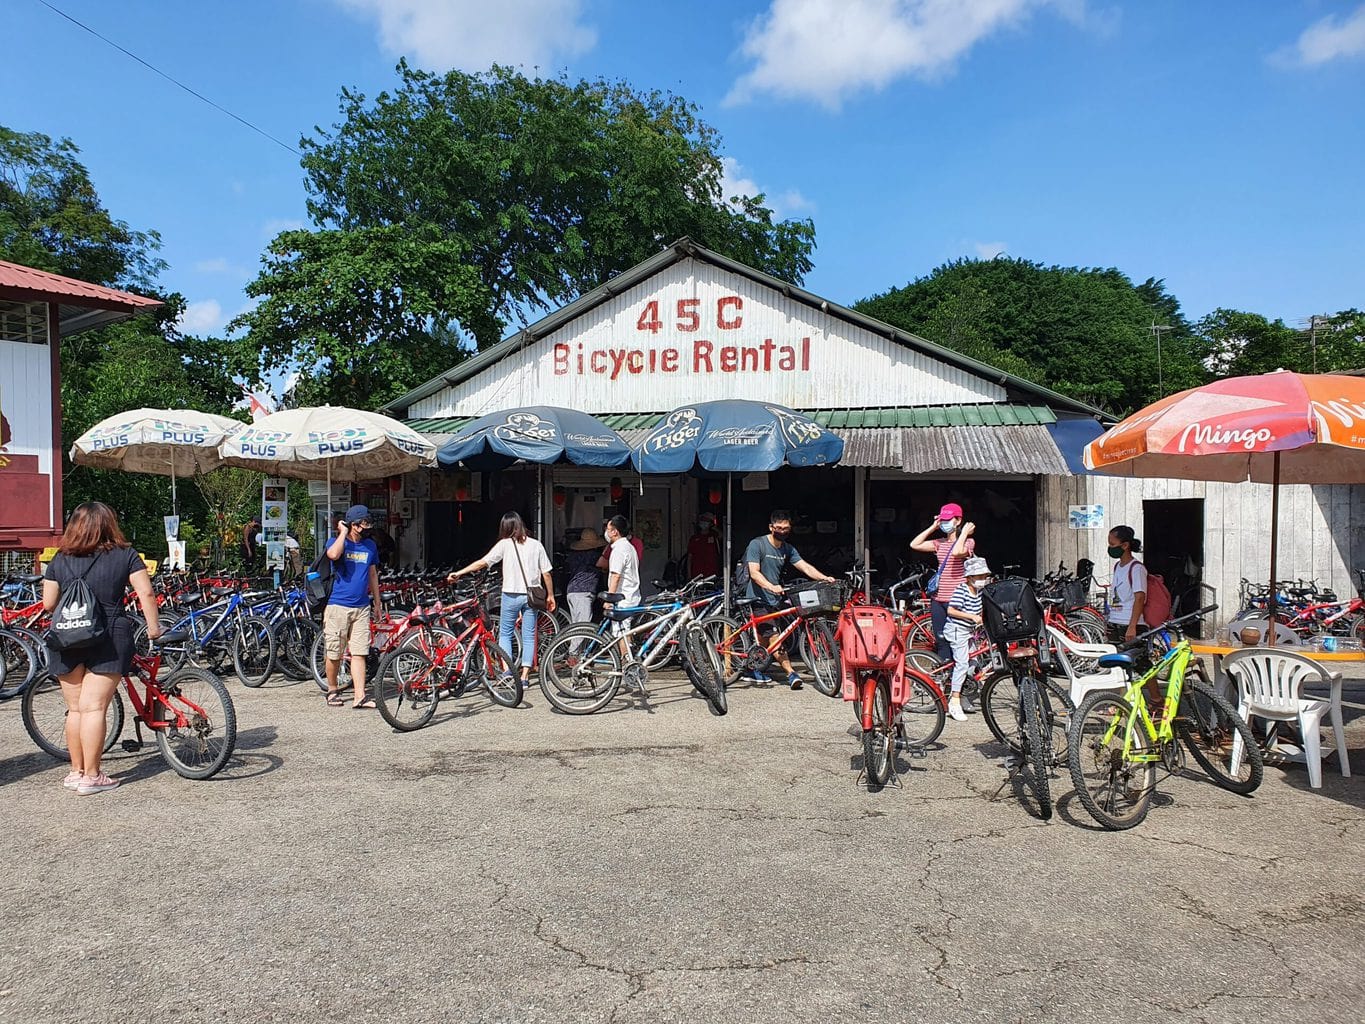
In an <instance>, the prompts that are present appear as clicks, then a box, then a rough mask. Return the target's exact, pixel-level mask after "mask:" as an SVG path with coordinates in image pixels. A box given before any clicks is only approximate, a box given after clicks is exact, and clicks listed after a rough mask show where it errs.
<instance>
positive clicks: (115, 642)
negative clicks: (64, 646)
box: [47, 615, 133, 676]
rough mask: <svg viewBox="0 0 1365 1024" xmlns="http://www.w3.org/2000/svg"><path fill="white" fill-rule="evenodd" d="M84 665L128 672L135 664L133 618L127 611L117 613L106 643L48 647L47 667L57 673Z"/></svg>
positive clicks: (105, 672) (97, 669)
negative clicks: (72, 646) (120, 613)
mask: <svg viewBox="0 0 1365 1024" xmlns="http://www.w3.org/2000/svg"><path fill="white" fill-rule="evenodd" d="M82 665H84V666H85V670H86V671H87V672H95V673H98V674H99V675H102V676H122V675H127V674H128V671H129V669H131V668H132V666H133V620H132V619H130V618H128V616H126V615H119V616H117V617H115V618H114V620H113V621H112V622H110V623H109V635H108V636H107V637H106V638H105V640H104V642H103V643H99V644H95V645H93V646H91V647H75V648H72V649H71V650H67V651H59V650H57V649H56V648H54V647H49V648H48V649H47V670H48V671H49V672H50V673H52V674H53V675H54V676H64V675H66V674H67V673H68V672H74V671H76V669H78V668H80V667H81V666H82Z"/></svg>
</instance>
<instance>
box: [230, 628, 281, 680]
mask: <svg viewBox="0 0 1365 1024" xmlns="http://www.w3.org/2000/svg"><path fill="white" fill-rule="evenodd" d="M275 654H276V651H275V633H274V631H273V630H272V629H271V628H270V623H268V622H266V621H265V619H263V618H261V617H260V616H259V615H243V616H242V620H241V621H240V622H239V623H237V629H236V632H234V633H233V636H232V670H233V671H234V672H236V673H237V679H238V680H239V681H240V682H241V684H242V685H243V686H249V687H251V688H252V689H253V690H254V689H256V688H257V687H259V686H264V685H265V681H266V680H267V679H269V678H270V674H271V673H272V672H274V671H275Z"/></svg>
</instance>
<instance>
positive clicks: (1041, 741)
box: [1019, 676, 1053, 821]
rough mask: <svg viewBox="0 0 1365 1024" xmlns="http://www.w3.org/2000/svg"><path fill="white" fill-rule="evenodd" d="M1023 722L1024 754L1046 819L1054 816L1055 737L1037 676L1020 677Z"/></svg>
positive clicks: (1040, 815) (1040, 814)
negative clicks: (1053, 774)
mask: <svg viewBox="0 0 1365 1024" xmlns="http://www.w3.org/2000/svg"><path fill="white" fill-rule="evenodd" d="M1019 697H1020V702H1021V707H1020V710H1021V711H1022V714H1021V715H1020V717H1021V718H1022V720H1023V721H1022V726H1023V731H1024V755H1025V757H1026V758H1027V759H1028V761H1027V768H1028V772H1029V776H1030V780H1031V785H1032V787H1033V795H1034V797H1035V798H1036V799H1037V801H1038V815H1039V817H1041V818H1042V819H1043V820H1044V821H1047V820H1048V819H1049V818H1051V817H1052V786H1051V784H1050V782H1049V776H1050V775H1051V774H1052V761H1053V757H1052V738H1051V736H1050V735H1049V734H1048V728H1049V726H1048V721H1047V719H1048V714H1047V702H1046V700H1045V698H1044V697H1043V695H1042V692H1041V686H1040V684H1039V682H1038V680H1037V679H1035V678H1034V677H1033V676H1024V677H1023V678H1022V679H1020V681H1019Z"/></svg>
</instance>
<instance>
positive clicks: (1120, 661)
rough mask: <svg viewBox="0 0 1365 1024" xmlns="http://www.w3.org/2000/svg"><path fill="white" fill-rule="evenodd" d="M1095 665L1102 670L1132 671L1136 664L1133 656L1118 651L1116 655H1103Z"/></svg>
mask: <svg viewBox="0 0 1365 1024" xmlns="http://www.w3.org/2000/svg"><path fill="white" fill-rule="evenodd" d="M1095 664H1097V665H1098V666H1099V667H1100V668H1122V669H1130V668H1132V667H1133V664H1134V662H1133V656H1132V655H1131V654H1128V653H1126V652H1124V651H1118V652H1116V653H1114V654H1101V655H1100V656H1099V658H1097V659H1096V661H1095Z"/></svg>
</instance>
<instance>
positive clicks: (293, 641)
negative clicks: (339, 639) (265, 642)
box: [275, 618, 319, 681]
mask: <svg viewBox="0 0 1365 1024" xmlns="http://www.w3.org/2000/svg"><path fill="white" fill-rule="evenodd" d="M318 632H319V630H318V627H317V624H316V623H314V622H313V620H312V619H300V618H289V619H285V620H284V621H282V622H280V623H279V624H278V625H277V626H276V627H275V652H276V663H277V664H278V665H279V667H280V670H281V671H282V672H283V673H284V675H285V677H286V678H288V679H292V680H295V681H297V680H301V679H309V678H311V677H312V675H313V668H312V665H311V664H309V657H310V656H311V655H312V653H313V640H314V639H315V637H316V635H317V633H318Z"/></svg>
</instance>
